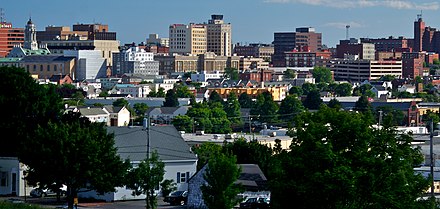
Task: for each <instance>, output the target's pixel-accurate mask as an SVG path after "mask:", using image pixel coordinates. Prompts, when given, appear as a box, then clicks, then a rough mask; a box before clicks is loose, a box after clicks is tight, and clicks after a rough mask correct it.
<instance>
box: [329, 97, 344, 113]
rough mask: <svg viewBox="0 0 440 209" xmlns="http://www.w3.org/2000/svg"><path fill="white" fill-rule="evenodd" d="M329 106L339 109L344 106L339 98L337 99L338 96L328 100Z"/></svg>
mask: <svg viewBox="0 0 440 209" xmlns="http://www.w3.org/2000/svg"><path fill="white" fill-rule="evenodd" d="M327 106H328V107H330V108H334V109H337V110H340V109H341V108H342V105H341V103H340V102H339V100H337V99H336V98H333V99H331V100H330V101H329V102H328V105H327Z"/></svg>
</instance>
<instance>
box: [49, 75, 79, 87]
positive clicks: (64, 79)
mask: <svg viewBox="0 0 440 209" xmlns="http://www.w3.org/2000/svg"><path fill="white" fill-rule="evenodd" d="M49 81H50V82H53V83H56V84H57V85H63V84H72V83H73V79H72V77H70V75H61V74H60V75H52V76H51V77H50V78H49Z"/></svg>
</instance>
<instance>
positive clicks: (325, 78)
mask: <svg viewBox="0 0 440 209" xmlns="http://www.w3.org/2000/svg"><path fill="white" fill-rule="evenodd" d="M312 74H313V78H315V82H316V83H321V82H324V83H330V82H331V81H332V71H331V70H330V69H328V68H325V67H314V68H313V70H312Z"/></svg>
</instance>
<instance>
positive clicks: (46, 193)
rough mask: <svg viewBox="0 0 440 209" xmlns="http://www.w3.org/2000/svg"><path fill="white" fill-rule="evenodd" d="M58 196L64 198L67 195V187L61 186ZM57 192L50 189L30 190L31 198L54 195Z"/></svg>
mask: <svg viewBox="0 0 440 209" xmlns="http://www.w3.org/2000/svg"><path fill="white" fill-rule="evenodd" d="M59 192H60V195H61V196H64V195H66V194H67V186H66V185H64V184H63V186H62V187H61V188H60V190H59ZM56 194H57V191H54V190H52V189H49V188H35V189H33V190H31V193H30V195H31V197H43V196H44V197H46V196H49V195H56Z"/></svg>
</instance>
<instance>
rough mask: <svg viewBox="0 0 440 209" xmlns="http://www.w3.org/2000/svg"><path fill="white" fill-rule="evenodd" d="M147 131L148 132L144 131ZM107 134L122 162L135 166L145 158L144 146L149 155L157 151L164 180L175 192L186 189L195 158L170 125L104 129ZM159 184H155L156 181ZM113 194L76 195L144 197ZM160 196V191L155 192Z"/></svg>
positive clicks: (113, 198)
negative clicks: (162, 167)
mask: <svg viewBox="0 0 440 209" xmlns="http://www.w3.org/2000/svg"><path fill="white" fill-rule="evenodd" d="M147 130H149V131H148V132H147ZM107 131H108V133H114V134H115V146H116V147H117V148H118V154H119V155H120V157H121V158H122V159H124V160H125V159H129V160H130V161H131V163H132V165H133V166H134V167H135V166H137V164H139V163H140V162H141V161H142V160H144V159H146V156H147V150H148V149H147V144H148V142H147V141H149V144H150V149H149V150H150V154H151V152H153V151H157V152H158V154H159V158H160V160H161V161H162V162H164V163H165V175H164V179H171V180H173V181H174V182H175V183H176V184H177V189H178V190H187V189H188V181H189V179H190V178H191V176H193V175H194V174H195V173H196V170H197V156H196V155H195V154H194V153H193V152H192V151H191V149H190V147H189V146H188V144H187V143H186V142H185V141H184V140H183V138H182V137H181V135H180V133H179V132H178V131H177V129H176V128H175V127H174V126H151V127H150V128H149V129H146V128H143V127H108V128H107ZM158 184H159V182H158ZM116 190H117V191H116V192H112V193H106V194H104V195H98V194H97V193H96V192H86V193H80V194H79V196H80V197H93V198H96V199H101V200H106V201H118V200H130V199H145V195H140V196H133V194H132V190H130V189H127V188H125V187H118V188H116ZM157 192H158V194H160V188H159V190H157Z"/></svg>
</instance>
